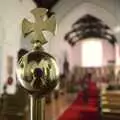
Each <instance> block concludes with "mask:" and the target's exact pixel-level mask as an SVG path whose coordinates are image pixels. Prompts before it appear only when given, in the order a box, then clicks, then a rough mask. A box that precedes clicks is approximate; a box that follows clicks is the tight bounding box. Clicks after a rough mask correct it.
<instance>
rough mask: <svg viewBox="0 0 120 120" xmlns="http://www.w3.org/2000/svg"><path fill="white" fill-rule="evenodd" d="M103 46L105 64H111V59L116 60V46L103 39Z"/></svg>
mask: <svg viewBox="0 0 120 120" xmlns="http://www.w3.org/2000/svg"><path fill="white" fill-rule="evenodd" d="M102 46H103V66H107V65H109V61H115V46H113V45H111V44H110V43H109V42H108V41H106V40H103V41H102Z"/></svg>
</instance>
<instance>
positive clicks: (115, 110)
mask: <svg viewBox="0 0 120 120" xmlns="http://www.w3.org/2000/svg"><path fill="white" fill-rule="evenodd" d="M100 100H101V103H100V107H101V115H102V119H103V120H120V91H116V90H113V91H106V92H104V93H101V97H100Z"/></svg>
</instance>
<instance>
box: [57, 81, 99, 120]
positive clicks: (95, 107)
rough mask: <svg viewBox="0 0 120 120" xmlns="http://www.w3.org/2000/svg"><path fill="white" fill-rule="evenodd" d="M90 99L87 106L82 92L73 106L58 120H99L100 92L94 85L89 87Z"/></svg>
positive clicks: (91, 84)
mask: <svg viewBox="0 0 120 120" xmlns="http://www.w3.org/2000/svg"><path fill="white" fill-rule="evenodd" d="M88 94H89V99H88V103H87V104H85V103H84V101H83V99H82V96H83V93H82V92H80V93H79V95H78V96H77V98H76V100H75V101H74V102H73V103H72V105H71V106H70V107H69V108H68V109H67V110H66V111H65V112H64V113H63V114H62V115H61V116H60V117H59V119H58V120H99V102H98V100H99V97H98V96H99V91H98V89H97V87H96V85H95V84H94V83H92V82H91V83H90V85H89V93H88Z"/></svg>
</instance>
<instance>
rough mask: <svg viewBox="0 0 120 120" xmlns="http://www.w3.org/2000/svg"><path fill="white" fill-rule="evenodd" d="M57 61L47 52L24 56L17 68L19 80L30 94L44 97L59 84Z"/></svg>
mask: <svg viewBox="0 0 120 120" xmlns="http://www.w3.org/2000/svg"><path fill="white" fill-rule="evenodd" d="M58 76H59V72H58V67H57V65H56V61H55V59H54V58H53V57H52V56H51V55H49V54H48V53H46V52H43V51H39V50H35V51H32V52H29V53H28V54H26V55H24V56H23V57H22V58H21V59H20V61H19V63H18V66H17V78H18V80H19V81H20V83H21V85H22V86H23V87H24V88H25V89H26V90H27V91H28V92H30V93H35V94H37V95H39V96H44V95H45V94H48V93H49V92H51V91H52V90H53V89H54V88H55V87H56V85H57V84H58Z"/></svg>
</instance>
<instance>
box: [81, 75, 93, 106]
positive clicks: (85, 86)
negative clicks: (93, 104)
mask: <svg viewBox="0 0 120 120" xmlns="http://www.w3.org/2000/svg"><path fill="white" fill-rule="evenodd" d="M91 77H92V76H91V74H90V73H88V74H86V76H85V77H84V79H83V83H82V88H83V89H82V90H83V101H84V103H85V104H87V103H88V99H89V90H88V87H89V83H90V81H91Z"/></svg>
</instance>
